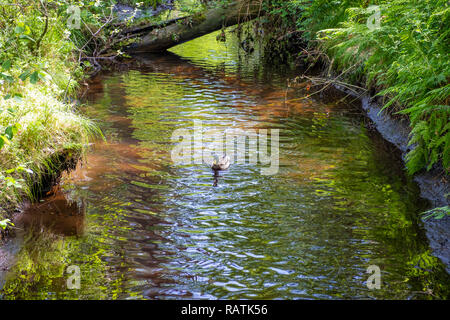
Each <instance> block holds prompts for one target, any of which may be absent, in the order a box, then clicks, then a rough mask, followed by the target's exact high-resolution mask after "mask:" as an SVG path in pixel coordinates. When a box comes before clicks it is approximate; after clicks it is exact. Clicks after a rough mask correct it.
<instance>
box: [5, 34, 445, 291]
mask: <svg viewBox="0 0 450 320" xmlns="http://www.w3.org/2000/svg"><path fill="white" fill-rule="evenodd" d="M173 52H174V53H170V54H167V55H164V56H152V57H141V58H140V59H141V60H143V65H142V66H141V67H140V68H139V69H131V70H127V71H124V72H115V73H106V74H103V75H100V76H98V77H96V78H95V79H93V81H92V83H91V87H90V90H89V92H88V94H87V98H86V99H87V101H86V102H87V107H86V108H85V109H86V110H85V112H86V114H87V116H89V117H90V118H94V119H97V120H98V121H99V123H100V124H101V127H102V129H103V131H104V133H105V136H106V141H105V142H98V143H96V144H95V146H94V147H93V148H92V150H91V151H90V152H89V153H88V155H87V162H84V163H83V165H80V166H79V167H78V168H77V170H76V171H75V172H73V173H72V174H71V175H70V176H67V177H65V178H64V181H63V182H62V184H61V190H58V191H57V192H55V194H54V195H52V196H50V197H49V199H47V200H45V201H44V202H41V203H39V204H35V205H30V206H28V207H27V208H26V210H25V212H24V213H23V214H22V216H21V217H19V218H18V220H17V223H18V224H19V225H22V227H23V230H22V231H20V232H18V233H19V234H18V236H17V238H18V239H20V243H21V245H20V250H18V252H17V253H16V257H15V264H14V265H13V266H12V267H11V268H10V269H9V271H8V273H7V274H6V278H5V279H6V280H5V283H4V285H3V288H2V291H1V294H2V297H3V298H4V299H13V298H47V299H52V298H80V299H92V298H118V299H140V298H154V299H178V298H214V299H215V298H231V299H234V298H247V299H253V298H259V299H274V298H282V299H294V298H400V299H403V298H413V299H414V298H445V297H447V296H448V285H449V278H448V275H447V274H446V273H445V272H444V271H443V267H442V265H441V263H440V262H439V261H438V260H437V259H436V258H434V257H433V256H431V255H430V252H429V249H428V244H427V242H426V239H425V237H424V232H423V229H422V228H421V224H420V222H419V220H418V218H417V216H418V213H419V212H421V211H423V210H424V209H426V207H427V203H426V202H424V201H422V200H420V198H419V192H418V188H417V186H416V185H415V184H414V183H413V182H412V181H411V179H409V178H407V177H406V176H405V175H404V173H403V170H402V168H403V165H402V163H401V161H400V159H399V158H398V156H397V155H396V152H395V150H393V149H392V148H391V147H390V146H389V145H387V144H385V143H384V142H383V140H382V139H381V138H380V137H379V136H377V135H376V134H374V133H370V132H368V130H367V129H366V127H367V126H366V125H365V123H364V122H365V120H364V118H363V117H362V115H361V114H360V111H359V108H358V106H357V104H355V103H351V101H349V100H348V99H347V100H345V99H344V100H342V99H341V98H342V97H341V96H337V95H336V96H335V95H331V94H328V95H326V97H321V96H320V95H317V96H313V97H312V98H308V99H304V97H305V95H306V94H307V93H309V92H311V90H314V88H308V87H307V86H306V85H299V86H298V87H300V88H296V89H295V90H294V89H287V79H289V77H290V76H292V75H290V74H289V72H288V71H285V70H281V69H280V68H276V67H272V68H269V67H263V66H262V64H261V63H259V62H258V57H257V56H253V57H250V58H246V57H244V56H240V55H239V51H238V50H237V49H236V46H235V44H234V43H233V42H232V41H229V42H227V43H226V44H221V43H217V42H216V41H215V34H212V35H208V36H205V37H203V38H201V39H197V40H195V41H192V42H189V43H187V44H184V45H182V46H180V47H178V48H175V49H173ZM254 55H257V53H255V54H254ZM308 89H309V90H310V91H308ZM194 120H197V121H199V120H201V121H202V123H203V130H208V129H212V128H215V129H220V130H225V129H227V128H241V129H243V130H248V129H254V130H255V131H256V132H259V131H258V130H260V129H275V128H276V129H280V168H279V171H278V173H277V174H274V175H262V174H261V172H260V169H261V167H262V166H261V165H260V164H257V165H254V164H233V165H232V166H231V167H230V169H229V170H227V171H225V172H222V173H221V174H220V177H219V178H218V181H217V186H215V187H214V186H213V184H214V177H213V174H212V172H211V170H210V169H209V168H208V167H207V166H206V165H200V164H186V165H175V164H174V163H173V162H172V160H171V150H172V149H173V147H174V143H173V142H172V141H171V135H172V132H173V131H174V130H175V129H180V128H185V129H188V130H192V129H193V126H194ZM15 241H19V240H15ZM70 265H76V266H79V268H80V272H81V288H80V289H72V290H70V289H68V288H67V281H66V280H67V279H68V277H69V276H70V274H68V273H67V271H66V270H67V267H68V266H70ZM370 265H377V266H379V267H380V269H381V272H382V274H381V279H382V283H381V289H379V290H369V289H368V288H367V286H366V280H367V278H368V277H369V274H367V273H366V270H367V268H368V267H369V266H370Z"/></svg>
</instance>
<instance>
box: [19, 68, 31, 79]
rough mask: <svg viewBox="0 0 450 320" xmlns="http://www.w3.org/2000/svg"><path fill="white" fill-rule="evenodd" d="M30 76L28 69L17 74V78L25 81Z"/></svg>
mask: <svg viewBox="0 0 450 320" xmlns="http://www.w3.org/2000/svg"><path fill="white" fill-rule="evenodd" d="M29 76H30V71H29V70H27V71H25V72H24V73H22V74H21V75H20V76H19V79H20V80H22V81H25V80H26V79H27V78H28V77H29Z"/></svg>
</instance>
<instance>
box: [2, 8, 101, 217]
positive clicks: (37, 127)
mask: <svg viewBox="0 0 450 320" xmlns="http://www.w3.org/2000/svg"><path fill="white" fill-rule="evenodd" d="M67 5H69V3H65V2H63V1H61V2H53V1H48V2H47V1H42V2H36V1H20V2H18V1H12V0H8V1H2V4H0V221H5V220H2V219H3V218H5V216H4V215H5V212H6V211H7V210H9V209H11V208H14V206H15V205H17V204H18V203H19V201H21V199H23V197H32V194H31V187H32V185H33V184H34V183H35V182H36V180H38V181H39V179H40V176H41V175H42V174H43V173H44V172H46V173H48V170H49V169H51V168H52V166H51V165H50V164H49V161H50V159H51V156H52V155H54V154H58V153H60V152H62V151H64V150H68V149H70V150H75V149H76V150H77V151H82V150H83V149H84V148H85V147H86V146H87V144H88V142H89V140H91V139H92V138H93V136H96V135H97V136H98V135H100V134H101V133H100V131H99V129H98V128H97V127H96V126H95V125H94V123H93V122H92V121H90V120H88V119H86V118H85V117H83V116H81V115H79V114H78V113H77V112H76V110H75V106H74V105H72V104H69V103H66V102H63V100H64V98H65V97H69V96H71V95H74V94H75V93H76V90H77V80H79V79H81V77H82V76H83V70H82V69H81V67H80V66H79V65H78V61H77V59H76V58H75V57H74V44H73V43H72V42H71V40H70V39H69V36H70V31H69V30H67V26H66V22H67V14H66V11H65V9H66V7H67Z"/></svg>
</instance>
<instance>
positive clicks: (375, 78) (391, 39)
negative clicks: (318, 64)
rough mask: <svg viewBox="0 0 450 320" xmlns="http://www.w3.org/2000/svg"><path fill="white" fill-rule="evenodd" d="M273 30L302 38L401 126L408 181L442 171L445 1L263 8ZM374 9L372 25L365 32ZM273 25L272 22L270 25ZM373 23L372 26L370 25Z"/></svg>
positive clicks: (449, 135)
mask: <svg viewBox="0 0 450 320" xmlns="http://www.w3.org/2000/svg"><path fill="white" fill-rule="evenodd" d="M265 3H266V6H267V8H268V9H269V12H270V13H271V14H272V15H275V16H276V17H277V19H278V24H279V25H285V26H290V27H291V28H294V29H296V30H299V31H301V32H302V37H303V39H305V40H307V41H309V44H310V47H313V48H316V49H317V48H319V49H320V50H321V51H323V52H325V53H326V54H327V56H328V57H329V58H330V61H331V64H332V67H333V68H334V70H337V71H343V70H349V71H348V72H346V75H347V79H346V80H347V81H349V82H353V83H364V84H365V85H366V86H367V87H368V88H371V89H375V91H377V92H379V93H378V95H379V96H383V97H384V98H385V99H384V100H385V103H384V108H387V110H389V111H390V112H391V113H398V114H401V115H405V116H407V117H408V118H409V121H410V126H411V134H410V141H409V144H410V145H411V146H412V148H411V149H412V150H411V151H410V152H409V153H408V154H407V158H406V160H407V170H408V172H409V173H410V174H414V173H416V172H419V171H421V170H430V169H431V168H433V167H435V166H442V167H443V168H444V170H445V171H446V173H447V174H448V173H449V171H450V132H449V131H450V122H449V119H450V106H449V93H450V85H449V78H450V48H449V46H450V39H449V38H450V37H449V32H450V28H449V26H450V9H449V4H448V2H447V1H446V0H393V1H386V0H379V1H363V0H342V1H338V0H334V1H329V0H314V1H310V0H291V1H278V0H267V1H265ZM373 5H376V6H378V8H379V12H380V15H379V18H380V20H379V22H380V23H379V25H378V26H377V27H376V28H369V25H368V21H370V20H369V19H372V18H373V17H374V10H373V8H371V6H373ZM272 21H274V19H272ZM373 21H374V20H373Z"/></svg>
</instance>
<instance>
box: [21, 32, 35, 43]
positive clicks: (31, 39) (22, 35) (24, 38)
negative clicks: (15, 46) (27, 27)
mask: <svg viewBox="0 0 450 320" xmlns="http://www.w3.org/2000/svg"><path fill="white" fill-rule="evenodd" d="M19 39H22V40H29V41H32V42H36V40H34V39H33V38H32V37H30V36H28V35H26V34H21V35H20V36H19Z"/></svg>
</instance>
